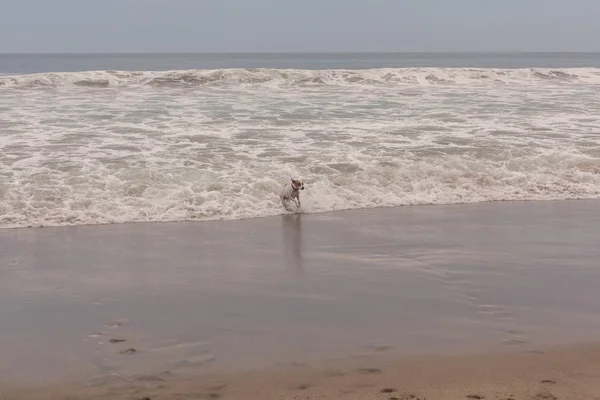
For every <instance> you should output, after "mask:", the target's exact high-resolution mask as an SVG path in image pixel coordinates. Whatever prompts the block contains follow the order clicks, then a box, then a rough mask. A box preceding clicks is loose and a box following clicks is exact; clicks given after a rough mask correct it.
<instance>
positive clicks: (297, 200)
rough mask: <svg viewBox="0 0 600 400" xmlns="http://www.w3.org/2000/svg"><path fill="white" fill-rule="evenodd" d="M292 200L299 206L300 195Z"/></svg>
mask: <svg viewBox="0 0 600 400" xmlns="http://www.w3.org/2000/svg"><path fill="white" fill-rule="evenodd" d="M294 202H295V203H296V207H298V208H300V197H297V198H295V199H294Z"/></svg>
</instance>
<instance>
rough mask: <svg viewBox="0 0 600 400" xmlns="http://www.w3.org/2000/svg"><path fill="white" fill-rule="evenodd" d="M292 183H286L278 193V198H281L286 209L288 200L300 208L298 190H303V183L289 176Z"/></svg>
mask: <svg viewBox="0 0 600 400" xmlns="http://www.w3.org/2000/svg"><path fill="white" fill-rule="evenodd" d="M291 180H292V183H291V184H290V183H287V184H286V185H285V186H284V187H283V190H282V191H281V194H279V198H281V204H283V206H284V207H285V209H286V210H289V208H288V205H287V203H288V201H293V202H294V203H295V204H296V207H298V208H300V191H301V190H304V183H302V182H301V181H299V180H297V179H294V178H291Z"/></svg>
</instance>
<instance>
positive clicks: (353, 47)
mask: <svg viewBox="0 0 600 400" xmlns="http://www.w3.org/2000/svg"><path fill="white" fill-rule="evenodd" d="M599 38H600V0H569V1H566V0H0V53H61V52H63V53H64V52H68V53H94V52H435V51H450V52H453V51H461V52H464V51H466V52H470V51H492V52H496V51H600V40H599Z"/></svg>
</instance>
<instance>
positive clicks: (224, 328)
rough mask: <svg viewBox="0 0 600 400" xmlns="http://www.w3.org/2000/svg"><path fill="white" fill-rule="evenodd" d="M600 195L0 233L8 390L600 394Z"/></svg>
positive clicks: (0, 350) (70, 393) (9, 395)
mask: <svg viewBox="0 0 600 400" xmlns="http://www.w3.org/2000/svg"><path fill="white" fill-rule="evenodd" d="M599 205H600V203H599V202H598V201H558V202H514V203H513V202H501V203H484V204H475V205H451V206H416V207H400V208H383V209H370V210H354V211H345V212H334V213H323V214H299V215H285V216H279V217H269V218H259V219H248V220H239V221H214V222H197V223H192V222H189V223H148V224H144V223H140V224H122V225H102V226H77V227H57V228H31V229H3V230H0V273H1V276H2V279H0V321H1V323H0V355H1V357H0V398H2V399H3V400H8V399H17V398H19V399H50V398H52V399H66V398H70V399H74V398H82V399H83V398H85V399H88V398H98V399H104V398H106V399H108V398H110V399H145V398H149V399H202V398H208V399H210V398H213V399H217V398H224V399H225V398H231V399H271V398H273V399H324V398H332V399H338V398H339V399H402V400H405V399H415V400H416V399H428V400H433V399H464V398H468V399H483V398H486V399H490V398H491V399H515V400H518V399H535V400H552V399H560V400H564V399H596V398H598V396H599V395H600V384H599V383H598V382H599V380H598V377H599V376H600V375H599V373H600V364H599V363H598V362H597V361H598V360H600V345H597V344H596V343H597V340H598V335H597V334H598V332H600V318H599V316H600V291H599V290H598V287H599V285H600V271H599V270H598V260H599V259H600V246H599V245H598V244H599V243H600V214H599V213H598V212H597V210H598V207H599Z"/></svg>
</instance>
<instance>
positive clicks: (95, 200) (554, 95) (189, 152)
mask: <svg viewBox="0 0 600 400" xmlns="http://www.w3.org/2000/svg"><path fill="white" fill-rule="evenodd" d="M432 77H435V79H433V78H432ZM82 82H85V83H82ZM106 82H107V83H106ZM598 83H600V70H598V69H563V70H556V69H555V70H541V69H526V70H508V69H507V70H500V69H424V68H419V69H378V70H354V71H341V70H336V71H331V70H330V71H327V70H326V71H316V70H315V71H309V70H261V69H257V70H219V71H170V72H107V71H98V72H82V73H56V74H36V75H21V76H0V116H1V118H0V227H19V226H40V225H69V224H95V223H117V222H131V221H176V220H202V219H239V218H249V217H260V216H267V215H276V214H280V213H282V212H284V210H283V208H282V207H281V205H280V203H279V199H278V192H279V190H280V188H281V185H282V184H283V183H285V182H287V181H288V180H289V178H290V177H298V178H301V179H303V180H304V181H305V182H306V184H307V190H305V191H304V192H302V196H303V198H302V203H303V208H304V211H305V212H321V211H330V210H342V209H352V208H367V207H382V206H399V205H412V204H452V203H469V202H480V201H494V200H547V199H576V198H597V197H599V196H600V91H599V90H598V88H597V86H596V85H597V84H598Z"/></svg>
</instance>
